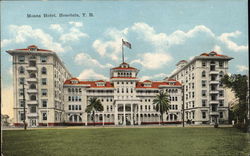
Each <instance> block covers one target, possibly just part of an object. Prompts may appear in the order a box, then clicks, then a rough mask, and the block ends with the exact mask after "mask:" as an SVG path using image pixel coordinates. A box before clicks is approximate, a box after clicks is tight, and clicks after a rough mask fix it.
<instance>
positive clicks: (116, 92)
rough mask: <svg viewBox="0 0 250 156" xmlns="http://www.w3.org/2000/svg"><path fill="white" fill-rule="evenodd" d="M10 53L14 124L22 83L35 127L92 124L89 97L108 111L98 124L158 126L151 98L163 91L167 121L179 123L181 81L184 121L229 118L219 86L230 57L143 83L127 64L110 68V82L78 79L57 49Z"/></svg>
mask: <svg viewBox="0 0 250 156" xmlns="http://www.w3.org/2000/svg"><path fill="white" fill-rule="evenodd" d="M7 52H8V53H9V54H10V55H12V56H13V85H14V87H13V88H14V123H15V126H21V125H23V117H24V112H23V110H24V109H23V89H22V83H23V82H24V84H25V92H24V94H25V97H26V100H25V104H26V122H27V124H28V126H31V127H36V126H46V125H48V126H57V125H92V124H93V121H92V120H91V115H90V114H88V113H86V112H85V108H86V106H87V105H88V99H89V98H91V97H97V98H98V99H100V100H101V103H102V105H103V107H104V111H102V112H97V113H96V114H95V124H98V125H142V124H159V122H160V114H159V112H157V111H156V110H155V106H154V105H153V99H154V98H155V97H156V95H157V94H158V93H159V92H160V91H164V92H168V94H169V96H170V101H171V103H170V110H169V111H168V112H167V113H165V114H164V115H163V122H164V123H181V122H182V112H183V110H182V105H183V100H182V99H183V90H182V84H181V83H183V84H184V86H185V89H184V94H185V98H184V103H185V110H184V111H185V121H187V120H192V121H193V123H195V124H201V123H206V124H210V123H214V122H215V120H218V121H221V122H222V121H223V122H227V120H228V102H227V99H226V98H225V92H224V89H223V88H222V87H221V86H220V85H219V83H218V82H219V77H220V76H221V74H222V72H223V75H224V74H226V73H227V68H228V61H229V60H230V59H232V58H230V57H227V56H224V55H218V54H217V53H215V52H211V53H209V54H203V55H201V56H198V57H195V58H194V59H193V60H192V61H190V62H186V61H181V62H180V63H178V70H177V72H175V73H174V74H173V75H171V77H169V78H166V79H165V80H163V81H150V80H146V81H142V82H141V81H139V78H138V77H137V74H138V72H139V70H138V69H136V68H133V67H130V66H129V64H127V63H122V64H120V65H119V66H118V67H115V68H112V69H111V70H110V81H104V80H99V81H80V80H79V79H77V78H74V77H72V75H71V74H70V72H69V71H68V70H67V69H66V67H65V66H64V65H63V63H62V61H61V60H60V58H59V57H58V56H57V54H56V53H55V52H53V51H50V50H45V49H39V48H38V47H37V46H35V45H32V46H29V47H28V48H25V49H15V50H8V51H7ZM204 61H205V62H206V66H203V65H204V63H203V62H204ZM221 62H223V66H221ZM212 66H213V67H212ZM203 71H205V72H206V73H205V75H206V76H205V77H203V74H204V72H203ZM184 72H185V73H184ZM205 81H206V82H205ZM204 83H205V86H204ZM204 91H206V92H204ZM203 93H205V94H206V95H205V96H203ZM221 95H222V96H221ZM204 101H206V102H204ZM222 101H223V102H222ZM204 112H205V113H204ZM221 112H222V113H221Z"/></svg>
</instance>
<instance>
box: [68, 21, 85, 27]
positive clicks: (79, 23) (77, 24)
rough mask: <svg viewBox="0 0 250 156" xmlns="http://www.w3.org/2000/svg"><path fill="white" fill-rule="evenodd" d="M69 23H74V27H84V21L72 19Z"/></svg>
mask: <svg viewBox="0 0 250 156" xmlns="http://www.w3.org/2000/svg"><path fill="white" fill-rule="evenodd" d="M69 24H71V25H73V26H74V27H82V26H83V23H82V22H73V21H70V22H69Z"/></svg>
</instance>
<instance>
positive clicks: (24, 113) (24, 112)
mask: <svg viewBox="0 0 250 156" xmlns="http://www.w3.org/2000/svg"><path fill="white" fill-rule="evenodd" d="M25 105H26V102H25V89H24V81H23V116H24V117H23V124H24V130H26V129H27V127H26V122H25V119H26V111H25V110H26V107H25Z"/></svg>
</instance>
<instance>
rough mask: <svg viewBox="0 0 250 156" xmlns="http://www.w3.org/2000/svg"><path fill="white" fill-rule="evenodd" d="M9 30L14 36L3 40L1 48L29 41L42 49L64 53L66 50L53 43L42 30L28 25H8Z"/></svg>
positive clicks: (50, 37)
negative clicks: (37, 44)
mask: <svg viewBox="0 0 250 156" xmlns="http://www.w3.org/2000/svg"><path fill="white" fill-rule="evenodd" d="M9 30H10V32H11V33H12V35H13V36H14V37H13V38H12V39H4V40H3V41H2V43H3V45H2V46H7V45H9V44H10V43H11V44H13V43H25V42H27V41H28V40H29V41H32V40H34V41H37V42H39V43H41V44H42V45H43V47H44V48H46V49H50V50H54V51H56V52H64V51H65V49H66V48H70V47H69V46H68V47H63V46H62V45H61V43H58V42H55V41H54V39H53V37H52V36H50V35H49V34H47V33H45V32H44V31H43V30H42V29H33V28H32V27H31V26H30V25H21V26H17V25H10V26H9Z"/></svg>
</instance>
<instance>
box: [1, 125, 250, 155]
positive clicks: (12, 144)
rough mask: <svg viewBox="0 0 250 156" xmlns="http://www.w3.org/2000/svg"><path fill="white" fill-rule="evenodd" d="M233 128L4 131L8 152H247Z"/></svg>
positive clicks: (249, 150) (246, 139)
mask: <svg viewBox="0 0 250 156" xmlns="http://www.w3.org/2000/svg"><path fill="white" fill-rule="evenodd" d="M248 135H249V134H246V133H241V132H240V131H238V130H236V129H233V128H218V129H215V128H208V127H207V128H181V127H178V128H82V129H35V130H27V131H23V130H6V131H3V141H4V142H3V151H4V156H84V155H87V156H175V155H181V156H189V155H190V156H195V155H198V156H208V155H211V156H243V155H246V156H247V153H250V147H249V146H250V142H249V136H248Z"/></svg>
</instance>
